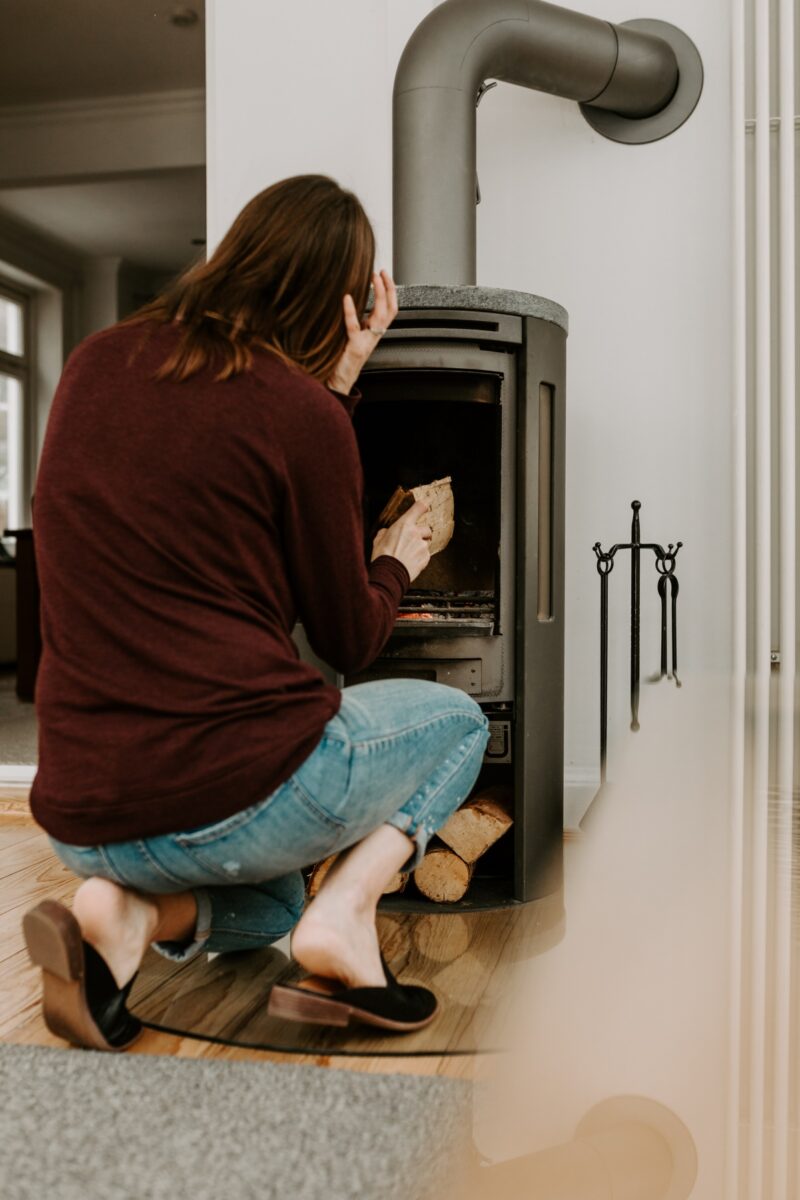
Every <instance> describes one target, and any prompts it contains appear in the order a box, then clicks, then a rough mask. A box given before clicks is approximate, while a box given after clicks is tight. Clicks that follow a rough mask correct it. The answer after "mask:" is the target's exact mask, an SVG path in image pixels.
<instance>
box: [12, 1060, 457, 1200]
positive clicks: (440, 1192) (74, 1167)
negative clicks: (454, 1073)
mask: <svg viewBox="0 0 800 1200" xmlns="http://www.w3.org/2000/svg"><path fill="white" fill-rule="evenodd" d="M471 1128H472V1085H470V1084H468V1083H462V1082H459V1081H456V1080H450V1079H442V1078H437V1077H430V1078H427V1077H420V1076H411V1075H367V1074H356V1073H355V1072H351V1071H343V1070H335V1069H325V1068H320V1067H312V1066H299V1065H298V1066H295V1065H292V1064H286V1065H284V1064H282V1063H270V1062H215V1061H212V1060H209V1059H199V1060H192V1059H178V1058H169V1057H162V1056H151V1055H143V1054H119V1055H115V1054H102V1053H100V1052H98V1051H92V1050H56V1049H51V1048H49V1047H45V1046H10V1045H0V1195H2V1197H3V1200H44V1197H49V1200H184V1198H185V1200H190V1198H191V1200H251V1198H252V1200H272V1198H273V1197H274V1198H276V1200H277V1198H278V1197H281V1198H283V1197H287V1196H293V1197H297V1198H298V1200H351V1198H353V1200H355V1198H358V1200H361V1198H363V1200H395V1198H397V1200H433V1198H434V1197H436V1198H437V1200H447V1198H448V1197H450V1196H452V1197H457V1196H459V1194H461V1195H463V1188H462V1187H461V1186H460V1184H459V1181H460V1180H462V1179H463V1174H462V1173H463V1172H464V1171H465V1170H466V1167H467V1163H468V1162H469V1161H470V1159H471V1156H472V1153H473V1151H472V1148H471V1137H470V1133H471Z"/></svg>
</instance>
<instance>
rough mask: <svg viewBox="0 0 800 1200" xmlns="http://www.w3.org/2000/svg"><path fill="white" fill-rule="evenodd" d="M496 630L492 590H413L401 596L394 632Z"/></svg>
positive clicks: (482, 632) (477, 632)
mask: <svg viewBox="0 0 800 1200" xmlns="http://www.w3.org/2000/svg"><path fill="white" fill-rule="evenodd" d="M494 631H495V593H494V592H493V591H478V592H437V591H414V590H413V589H410V590H409V591H407V592H406V594H405V596H404V597H403V600H402V603H401V604H400V608H399V615H398V617H397V620H396V622H395V632H396V633H399V634H402V635H403V636H407V637H415V636H422V637H426V636H428V637H429V636H431V635H432V634H434V633H435V635H436V636H437V637H448V636H450V637H463V636H465V635H470V634H472V635H473V636H479V637H480V636H483V637H489V636H490V635H491V634H492V633H494Z"/></svg>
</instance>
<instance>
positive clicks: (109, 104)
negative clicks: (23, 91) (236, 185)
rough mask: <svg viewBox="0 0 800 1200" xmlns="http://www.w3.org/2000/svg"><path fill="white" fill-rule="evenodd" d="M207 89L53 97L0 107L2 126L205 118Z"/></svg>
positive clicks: (7, 127)
mask: <svg viewBox="0 0 800 1200" xmlns="http://www.w3.org/2000/svg"><path fill="white" fill-rule="evenodd" d="M205 109H206V94H205V88H184V89H182V90H180V91H174V92H143V93H139V94H137V95H134V96H92V97H89V98H87V99H85V100H53V101H51V102H48V103H46V104H15V105H6V106H0V129H4V130H22V129H28V128H32V127H41V126H47V127H49V128H52V127H53V126H59V125H70V124H80V125H84V124H86V123H87V122H91V121H125V120H135V121H139V120H141V119H142V118H155V119H159V118H169V117H174V116H186V115H196V116H200V117H205Z"/></svg>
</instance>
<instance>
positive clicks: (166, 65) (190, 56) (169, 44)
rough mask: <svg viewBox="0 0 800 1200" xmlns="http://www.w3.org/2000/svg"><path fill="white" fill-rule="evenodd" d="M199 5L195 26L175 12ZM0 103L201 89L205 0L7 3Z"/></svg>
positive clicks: (0, 49)
mask: <svg viewBox="0 0 800 1200" xmlns="http://www.w3.org/2000/svg"><path fill="white" fill-rule="evenodd" d="M187 7H190V8H193V9H194V10H195V12H197V14H198V17H199V18H200V19H199V20H198V21H197V23H196V24H195V25H192V26H190V27H188V28H177V27H176V26H174V25H172V24H171V23H170V20H169V15H170V13H171V12H173V11H174V10H175V9H178V8H187ZM0 8H1V9H2V37H0V105H16V104H37V103H41V102H44V101H52V100H75V99H79V98H81V97H90V96H118V95H132V94H134V93H138V92H165V91H173V90H175V89H179V88H200V87H203V86H204V84H205V48H204V38H205V28H204V22H203V0H188V3H185V4H184V3H167V4H163V3H160V2H159V0H2V5H0Z"/></svg>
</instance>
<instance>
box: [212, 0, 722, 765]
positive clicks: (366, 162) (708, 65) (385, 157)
mask: <svg viewBox="0 0 800 1200" xmlns="http://www.w3.org/2000/svg"><path fill="white" fill-rule="evenodd" d="M432 7H434V5H433V4H431V3H428V2H423V0H339V2H338V3H337V4H335V5H333V4H326V3H324V2H323V0H294V2H293V3H292V4H291V5H286V4H283V3H278V0H224V3H219V0H209V3H208V13H207V16H208V30H207V33H208V41H207V46H208V70H209V77H208V93H207V108H208V183H209V195H208V204H209V214H208V220H209V230H208V238H209V248H210V249H213V246H214V244H215V243H216V242H217V241H218V240H219V238H220V236H221V235H222V233H223V232H224V231H225V229H226V227H227V226H228V224H229V223H230V221H231V220H232V219H233V217H234V216H235V215H236V213H237V212H238V210H239V209H240V208H241V206H242V205H243V204H244V203H245V202H246V201H247V200H248V199H249V198H250V197H251V196H252V195H253V194H254V193H255V192H256V191H258V190H260V189H261V188H263V187H265V186H267V185H268V184H269V183H271V182H273V181H275V180H276V179H280V178H282V177H284V176H287V175H290V174H294V173H296V172H301V171H319V172H325V173H328V174H331V175H333V176H334V177H336V178H338V179H339V180H340V182H342V183H343V184H344V185H346V186H349V187H352V188H354V189H355V190H356V191H357V192H358V193H359V195H360V196H361V197H362V199H363V201H364V204H365V207H366V208H367V210H368V212H369V214H370V216H371V217H372V219H373V222H374V224H375V226H376V231H377V234H378V240H379V252H378V262H379V264H381V265H383V264H389V263H390V261H391V94H392V82H393V77H394V71H395V67H396V64H397V60H398V58H399V55H400V53H401V51H402V48H403V46H404V45H405V42H406V40H407V38H408V36H409V35H410V33H411V32H412V30H413V29H414V28H415V26H416V25H417V24H418V22H419V21H420V20H421V18H422V17H423V16H424V15H425V14H426V13H427V12H428V11H429V10H430V9H431V8H432ZM575 7H579V8H580V9H581V10H582V11H585V12H589V13H592V14H594V15H597V16H600V17H603V18H605V19H608V20H612V21H623V20H627V19H630V18H633V17H645V16H646V17H653V16H657V17H659V18H661V19H664V20H668V21H671V22H672V23H673V24H676V25H678V26H680V27H681V28H682V29H684V30H685V31H686V32H687V33H688V34H689V35H690V36H691V37H692V38H693V39H694V41H695V42H696V44H697V46H698V48H699V50H700V53H701V55H702V57H703V61H704V65H705V71H706V82H705V89H704V93H703V96H702V98H701V101H700V105H699V107H698V109H697V110H696V112H695V114H694V115H693V117H692V118H691V120H690V121H689V122H688V123H687V124H686V125H685V126H684V127H683V128H682V129H681V130H679V131H678V132H677V133H676V134H674V135H672V136H671V137H670V138H667V139H666V140H664V141H662V142H659V143H655V144H653V145H651V146H639V147H637V146H619V145H617V144H615V143H612V142H610V141H607V140H606V139H604V138H602V137H601V136H600V135H599V134H596V133H594V131H592V130H591V129H590V128H589V126H588V125H587V124H586V123H585V122H584V121H583V119H582V117H581V116H580V113H579V111H578V108H577V106H576V105H574V104H571V103H570V102H568V101H562V100H558V99H555V98H552V97H547V96H544V95H540V94H535V93H532V92H527V91H525V90H523V89H520V88H513V87H510V86H506V85H500V86H499V87H498V88H496V89H494V90H493V91H492V92H491V93H490V94H489V95H488V96H487V97H486V99H485V100H484V102H483V103H482V105H481V110H480V120H479V172H480V179H481V188H482V193H483V203H482V205H481V207H480V209H479V222H478V264H479V265H478V281H479V282H480V283H485V284H489V285H497V286H503V287H513V288H520V289H523V290H525V291H531V292H536V293H539V294H541V295H545V296H549V297H551V298H552V299H554V300H557V301H559V302H560V303H562V304H564V305H565V306H566V308H567V309H568V310H569V313H570V337H569V341H568V380H569V382H568V398H567V403H568V441H567V453H568V487H567V597H568V604H567V651H566V669H567V751H566V757H567V763H568V764H570V765H572V766H573V767H575V766H577V767H591V766H592V765H594V764H595V763H596V761H597V753H598V751H597V744H598V734H597V722H598V699H597V695H598V687H599V668H598V656H599V636H598V602H599V601H598V583H597V575H596V570H595V565H594V561H595V560H594V555H593V553H592V549H591V547H592V544H593V543H594V542H595V541H597V540H600V541H601V542H602V543H603V545H604V546H607V545H609V544H611V543H613V542H622V541H627V540H628V534H629V529H630V508H629V504H630V501H631V500H633V499H639V500H641V501H642V503H643V505H644V507H643V511H642V522H643V524H642V529H643V536H644V539H645V540H647V541H649V540H653V541H660V542H664V543H666V542H668V541H677V540H679V539H680V540H682V541H684V542H685V543H686V544H685V547H684V548H683V549H682V551H681V554H680V557H679V572H678V573H679V577H680V581H681V594H680V601H679V605H678V619H679V652H680V653H679V670H680V668H681V666H682V667H683V669H684V672H685V673H686V675H687V676H691V674H692V672H696V671H700V670H712V671H724V670H725V669H726V668H727V666H728V663H729V658H730V640H731V625H730V551H731V518H730V505H729V496H730V476H731V467H730V446H729V441H730V430H729V416H728V413H729V396H730V390H731V365H730V360H731V346H730V323H731V311H730V289H731V280H730V266H729V261H730V243H731V213H730V200H729V196H730V169H731V163H730V143H731V138H730V117H729V61H728V60H729V49H728V43H729V28H730V15H729V4H728V3H727V0H704V3H703V5H698V4H696V3H693V2H692V0H660V3H659V4H657V5H655V6H654V5H653V4H652V3H650V0H648V2H647V3H645V2H644V0H625V3H623V2H622V0H580V2H579V3H578V2H577V0H576V4H575ZM627 571H628V568H627V558H625V559H624V560H622V561H620V563H619V566H618V567H617V568H616V570H615V572H614V574H613V575H612V579H611V592H612V612H611V617H612V633H611V653H612V664H611V665H612V671H611V701H610V710H611V735H612V741H611V761H610V769H609V773H610V776H611V775H613V762H614V759H613V754H614V735H615V731H618V732H619V733H620V735H621V736H622V737H623V738H627V737H630V736H633V735H630V734H628V733H627V717H626V688H627V652H628V636H627V631H628V624H627V612H626V605H627V595H628V573H627ZM651 571H652V574H650V572H651ZM655 583H656V579H655V572H654V571H653V570H652V567H650V565H649V564H646V573H645V585H644V587H643V654H642V667H643V671H642V673H643V676H644V675H646V674H649V673H650V672H651V671H653V670H654V669H655V668H656V667H657V665H658V655H657V651H658V613H657V609H656V605H655V603H654V597H655V595H656V593H655ZM661 686H662V687H667V686H671V685H667V684H666V683H664V684H662V685H661ZM642 690H643V697H642V720H643V721H647V719H648V718H647V700H648V695H647V687H646V685H644V684H643V689H642ZM680 699H681V696H680V693H675V695H674V702H675V703H680ZM674 752H675V748H674V747H670V746H668V745H665V746H664V754H665V756H666V755H669V754H671V753H674Z"/></svg>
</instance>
